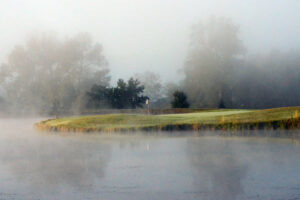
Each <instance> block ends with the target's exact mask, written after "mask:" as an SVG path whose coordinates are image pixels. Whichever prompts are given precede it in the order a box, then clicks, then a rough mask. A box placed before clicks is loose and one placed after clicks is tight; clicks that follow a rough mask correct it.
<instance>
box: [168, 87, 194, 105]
mask: <svg viewBox="0 0 300 200" xmlns="http://www.w3.org/2000/svg"><path fill="white" fill-rule="evenodd" d="M173 97H174V99H173V101H172V102H171V105H172V108H188V107H190V104H189V103H188V101H187V96H186V94H185V93H184V92H181V91H178V90H177V91H175V92H174V93H173Z"/></svg>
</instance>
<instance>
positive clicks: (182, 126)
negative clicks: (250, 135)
mask: <svg viewBox="0 0 300 200" xmlns="http://www.w3.org/2000/svg"><path fill="white" fill-rule="evenodd" d="M298 113H299V114H300V107H287V108H275V109H266V110H235V109H223V110H220V109H217V110H203V111H201V110H199V111H197V112H190V113H180V114H160V115H145V114H106V115H94V116H79V117H68V118H61V119H50V120H46V121H42V122H40V123H38V124H36V127H37V128H38V129H40V130H47V131H60V132H116V131H118V132H123V131H176V130H194V131H198V130H204V129H213V130H256V129H297V128H300V118H299V116H298Z"/></svg>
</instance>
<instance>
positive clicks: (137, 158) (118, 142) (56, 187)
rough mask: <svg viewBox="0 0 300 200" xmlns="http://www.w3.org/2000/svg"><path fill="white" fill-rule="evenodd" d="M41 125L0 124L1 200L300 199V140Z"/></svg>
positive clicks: (27, 122)
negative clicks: (77, 130) (73, 130)
mask: <svg viewBox="0 0 300 200" xmlns="http://www.w3.org/2000/svg"><path fill="white" fill-rule="evenodd" d="M37 121H39V119H0V129H1V130H0V199H112V200H114V199H116V200H117V199H118V200H119V199H125V200H126V199H128V200H129V199H130V200H133V199H154V200H155V199H228V200H229V199H300V168H299V167H300V146H299V145H298V144H299V143H298V141H297V140H293V139H274V138H237V137H231V138H228V137H227V138H225V137H195V136H186V137H166V136H157V135H156V136H142V135H139V134H138V135H131V136H129V135H126V136H117V135H91V134H89V135H71V136H66V135H58V134H56V135H55V134H51V135H50V134H43V133H37V132H36V131H35V130H34V128H33V127H32V124H33V123H34V122H37ZM208 134H209V133H208Z"/></svg>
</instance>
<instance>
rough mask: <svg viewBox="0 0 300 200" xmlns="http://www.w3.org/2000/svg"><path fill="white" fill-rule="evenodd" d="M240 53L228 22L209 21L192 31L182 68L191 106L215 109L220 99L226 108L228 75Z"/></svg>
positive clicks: (238, 45) (235, 35)
mask: <svg viewBox="0 0 300 200" xmlns="http://www.w3.org/2000/svg"><path fill="white" fill-rule="evenodd" d="M243 51H244V47H243V44H242V42H241V40H240V39H239V38H238V27H237V26H236V25H234V24H233V23H232V21H231V20H230V19H227V18H222V17H212V18H210V19H209V20H208V21H207V22H206V23H199V24H196V25H195V26H194V27H193V30H192V35H191V45H190V50H189V52H188V57H187V59H186V63H185V65H184V68H183V72H184V75H185V79H184V88H185V91H186V92H187V94H188V96H189V99H190V101H191V103H192V104H194V105H196V106H206V107H217V105H218V103H219V99H220V98H223V100H224V101H225V103H226V104H228V101H231V97H232V96H231V85H232V83H231V82H232V81H233V80H232V75H233V73H234V72H235V66H236V63H237V56H239V55H241V54H242V53H243Z"/></svg>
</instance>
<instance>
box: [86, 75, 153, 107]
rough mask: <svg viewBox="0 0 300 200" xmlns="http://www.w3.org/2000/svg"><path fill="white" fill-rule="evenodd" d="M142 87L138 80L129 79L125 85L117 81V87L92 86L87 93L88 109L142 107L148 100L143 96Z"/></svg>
mask: <svg viewBox="0 0 300 200" xmlns="http://www.w3.org/2000/svg"><path fill="white" fill-rule="evenodd" d="M143 92H144V86H143V85H140V82H139V80H137V79H133V78H130V79H129V80H128V81H127V83H126V82H125V81H124V80H123V79H119V80H118V83H117V87H104V86H101V85H94V86H93V87H92V88H91V90H90V91H89V92H88V93H87V96H88V105H87V107H89V108H93V107H94V108H101V107H105V106H109V107H111V108H117V109H124V108H132V109H135V108H137V107H143V104H144V103H145V102H146V100H147V99H149V98H148V97H147V96H144V95H143Z"/></svg>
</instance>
